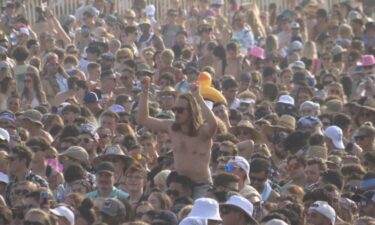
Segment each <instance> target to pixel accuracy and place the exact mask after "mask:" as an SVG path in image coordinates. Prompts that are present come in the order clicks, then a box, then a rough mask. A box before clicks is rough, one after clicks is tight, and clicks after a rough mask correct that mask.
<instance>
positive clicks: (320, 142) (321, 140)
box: [309, 134, 324, 146]
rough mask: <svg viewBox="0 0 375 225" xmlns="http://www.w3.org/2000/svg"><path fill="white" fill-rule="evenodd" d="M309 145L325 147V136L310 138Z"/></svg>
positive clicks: (317, 135)
mask: <svg viewBox="0 0 375 225" xmlns="http://www.w3.org/2000/svg"><path fill="white" fill-rule="evenodd" d="M309 144H310V146H311V145H318V146H324V136H323V135H321V134H313V135H311V136H310V139H309Z"/></svg>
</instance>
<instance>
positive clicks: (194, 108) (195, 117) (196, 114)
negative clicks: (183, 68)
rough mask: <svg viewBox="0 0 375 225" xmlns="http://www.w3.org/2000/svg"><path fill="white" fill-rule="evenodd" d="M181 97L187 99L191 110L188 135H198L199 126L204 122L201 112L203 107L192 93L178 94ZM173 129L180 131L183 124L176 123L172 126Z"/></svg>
mask: <svg viewBox="0 0 375 225" xmlns="http://www.w3.org/2000/svg"><path fill="white" fill-rule="evenodd" d="M178 98H180V99H185V100H186V101H187V102H188V109H187V110H188V111H189V112H190V119H189V130H188V133H187V135H188V136H191V137H193V136H197V135H198V130H199V127H200V126H201V125H202V124H203V118H202V114H201V109H200V107H199V105H198V103H197V101H196V100H195V98H194V97H193V95H191V94H190V93H185V94H181V95H179V96H178ZM172 130H173V131H180V130H181V125H180V124H176V123H174V124H173V126H172Z"/></svg>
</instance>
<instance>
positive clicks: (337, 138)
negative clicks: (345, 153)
mask: <svg viewBox="0 0 375 225" xmlns="http://www.w3.org/2000/svg"><path fill="white" fill-rule="evenodd" d="M324 136H325V137H327V138H329V139H330V140H331V141H332V143H333V145H334V146H335V147H336V148H338V149H345V145H344V142H343V135H342V130H341V128H340V127H338V126H329V127H327V128H326V129H325V131H324Z"/></svg>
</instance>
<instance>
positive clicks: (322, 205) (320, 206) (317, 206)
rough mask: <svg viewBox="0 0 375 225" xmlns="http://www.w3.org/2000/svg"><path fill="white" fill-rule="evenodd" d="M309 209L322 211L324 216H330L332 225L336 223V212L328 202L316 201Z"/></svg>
mask: <svg viewBox="0 0 375 225" xmlns="http://www.w3.org/2000/svg"><path fill="white" fill-rule="evenodd" d="M309 211H315V212H317V213H320V214H322V215H323V216H324V217H326V218H328V219H329V220H330V221H331V224H332V225H333V224H335V221H336V212H335V210H334V209H333V208H332V207H331V206H330V205H329V204H328V203H327V202H325V201H316V202H314V203H313V204H312V205H311V206H310V207H309Z"/></svg>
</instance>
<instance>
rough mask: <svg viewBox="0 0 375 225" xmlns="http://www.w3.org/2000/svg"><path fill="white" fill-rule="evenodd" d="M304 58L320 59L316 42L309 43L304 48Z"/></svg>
mask: <svg viewBox="0 0 375 225" xmlns="http://www.w3.org/2000/svg"><path fill="white" fill-rule="evenodd" d="M302 57H303V58H307V59H316V58H317V57H318V53H317V49H316V45H315V42H313V41H307V42H306V43H305V45H304V46H303V50H302Z"/></svg>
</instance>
